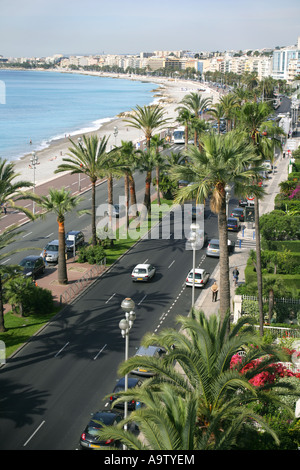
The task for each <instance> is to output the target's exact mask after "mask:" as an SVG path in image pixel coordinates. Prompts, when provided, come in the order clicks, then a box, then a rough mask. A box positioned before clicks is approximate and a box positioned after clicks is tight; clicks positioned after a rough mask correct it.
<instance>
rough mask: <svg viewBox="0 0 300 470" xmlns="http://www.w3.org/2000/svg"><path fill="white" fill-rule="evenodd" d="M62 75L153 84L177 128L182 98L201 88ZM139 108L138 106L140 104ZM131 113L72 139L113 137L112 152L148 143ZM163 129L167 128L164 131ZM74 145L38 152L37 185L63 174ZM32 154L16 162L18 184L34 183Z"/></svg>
mask: <svg viewBox="0 0 300 470" xmlns="http://www.w3.org/2000/svg"><path fill="white" fill-rule="evenodd" d="M55 71H58V72H61V73H80V74H83V75H96V76H101V77H107V78H115V79H118V78H122V79H128V80H136V81H142V82H145V81H147V82H150V83H153V85H154V87H156V86H157V88H155V89H153V90H152V91H151V92H150V93H152V94H153V95H152V96H153V100H152V101H151V103H155V104H156V103H157V104H159V105H160V106H161V107H162V109H163V110H164V113H165V117H166V118H170V121H169V123H168V127H175V126H176V125H177V124H176V117H177V115H178V113H177V111H175V109H176V108H177V107H178V105H179V103H180V101H181V100H182V98H183V97H184V96H185V95H186V94H188V93H190V92H191V91H196V90H198V89H199V86H200V84H199V82H192V81H184V80H177V79H175V80H172V79H168V78H163V77H159V78H157V79H156V78H153V77H144V76H135V75H130V76H125V77H124V76H121V75H119V74H112V73H105V72H90V71H89V72H85V71H65V70H55ZM203 95H204V97H207V96H212V97H213V102H215V101H216V100H217V99H218V93H217V92H215V91H214V90H210V89H207V92H203ZM136 105H138V103H136ZM130 112H131V110H128V111H127V112H125V113H122V116H115V117H113V118H107V119H103V121H104V122H103V123H102V124H101V125H100V127H99V128H98V129H96V130H92V131H89V132H82V133H81V132H79V133H75V132H74V134H73V135H71V136H70V138H71V139H72V140H73V141H74V142H76V143H77V139H78V138H79V137H81V136H83V135H86V136H90V135H92V134H97V135H98V136H99V137H100V138H102V137H104V136H106V137H109V140H108V149H109V150H110V149H111V148H113V147H114V146H115V145H117V146H118V145H121V141H122V140H123V141H132V142H133V143H134V144H137V143H139V142H141V141H143V140H144V135H143V133H142V132H141V131H139V130H138V129H135V128H133V127H130V126H129V125H128V123H126V122H125V121H124V118H125V115H126V114H127V113H130ZM115 127H117V128H118V133H117V136H116V137H115V136H114V128H115ZM162 130H163V129H162ZM162 130H161V131H162ZM70 146H71V142H70V140H69V137H68V136H67V137H62V138H58V139H55V140H52V141H51V142H49V145H48V146H47V147H46V148H44V149H42V150H38V151H36V152H35V153H36V156H37V157H38V165H37V166H36V170H35V182H36V186H38V185H39V184H43V183H46V182H49V181H51V180H53V179H55V178H56V177H58V176H59V175H56V174H54V171H55V170H56V168H57V167H58V165H60V164H61V163H62V162H63V158H64V157H66V156H67V154H68V152H69V150H68V149H69V147H70ZM31 157H32V153H28V154H26V155H24V156H22V157H21V158H20V159H18V160H13V163H14V166H15V172H16V173H17V174H18V176H16V179H15V181H20V180H26V181H32V180H33V169H32V167H31V165H30V158H31Z"/></svg>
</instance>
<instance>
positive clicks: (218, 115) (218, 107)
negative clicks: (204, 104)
mask: <svg viewBox="0 0 300 470" xmlns="http://www.w3.org/2000/svg"><path fill="white" fill-rule="evenodd" d="M209 114H210V115H211V116H213V117H214V118H215V119H216V120H217V122H218V133H219V134H220V121H221V119H223V117H224V108H223V105H222V103H215V104H213V105H212V106H211V108H210V110H209Z"/></svg>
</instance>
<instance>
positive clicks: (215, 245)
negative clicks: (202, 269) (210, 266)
mask: <svg viewBox="0 0 300 470" xmlns="http://www.w3.org/2000/svg"><path fill="white" fill-rule="evenodd" d="M234 247H235V242H234V241H233V240H228V253H229V254H230V253H233V252H234ZM206 256H213V257H216V258H218V257H219V256H220V242H219V240H218V239H216V238H212V239H211V240H210V241H209V243H208V246H207V248H206Z"/></svg>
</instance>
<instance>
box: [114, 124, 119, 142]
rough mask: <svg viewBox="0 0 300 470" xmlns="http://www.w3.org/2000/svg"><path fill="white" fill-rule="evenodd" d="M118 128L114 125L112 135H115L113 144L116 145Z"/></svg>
mask: <svg viewBox="0 0 300 470" xmlns="http://www.w3.org/2000/svg"><path fill="white" fill-rule="evenodd" d="M118 132H119V129H118V128H117V126H115V127H114V136H115V146H117V135H118Z"/></svg>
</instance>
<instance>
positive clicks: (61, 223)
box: [28, 188, 87, 284]
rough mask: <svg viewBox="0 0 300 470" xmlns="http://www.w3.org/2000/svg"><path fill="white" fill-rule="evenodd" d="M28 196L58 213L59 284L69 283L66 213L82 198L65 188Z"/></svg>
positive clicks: (45, 208)
mask: <svg viewBox="0 0 300 470" xmlns="http://www.w3.org/2000/svg"><path fill="white" fill-rule="evenodd" d="M28 198H29V199H32V200H34V201H35V202H36V204H38V205H39V206H40V207H42V208H43V209H44V210H45V211H46V212H54V213H55V214H56V217H57V219H56V220H57V223H58V282H59V284H67V283H68V276H67V265H66V255H65V252H66V242H65V214H66V213H67V212H71V211H73V209H75V207H76V206H77V205H78V204H79V202H80V201H81V200H82V199H81V198H79V197H78V196H73V195H72V194H71V192H70V191H68V190H66V189H65V188H61V189H53V188H50V189H49V195H46V196H38V195H36V194H28ZM85 212H87V211H81V212H80V213H85Z"/></svg>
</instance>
